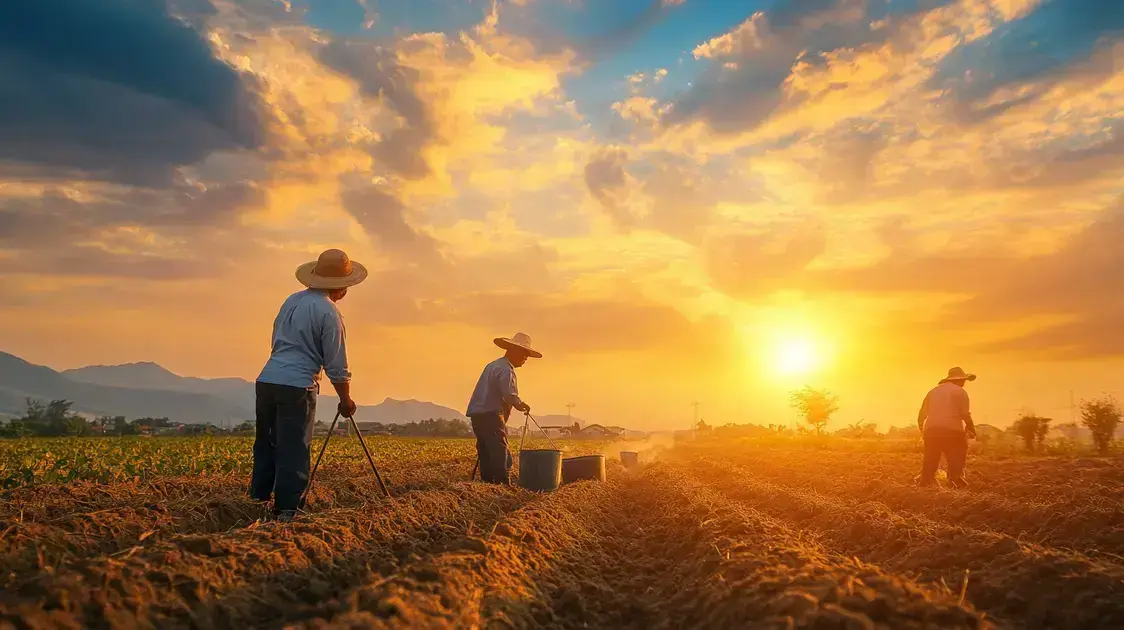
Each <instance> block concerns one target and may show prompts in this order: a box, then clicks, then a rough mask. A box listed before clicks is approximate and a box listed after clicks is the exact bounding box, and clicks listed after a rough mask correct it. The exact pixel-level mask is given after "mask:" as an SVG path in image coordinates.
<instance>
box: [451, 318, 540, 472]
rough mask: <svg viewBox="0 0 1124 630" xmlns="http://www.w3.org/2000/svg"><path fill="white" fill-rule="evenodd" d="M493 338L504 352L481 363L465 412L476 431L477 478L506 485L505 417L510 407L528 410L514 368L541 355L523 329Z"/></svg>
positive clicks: (508, 463)
mask: <svg viewBox="0 0 1124 630" xmlns="http://www.w3.org/2000/svg"><path fill="white" fill-rule="evenodd" d="M493 342H494V343H495V344H496V345H497V346H499V347H501V348H503V349H504V350H506V352H505V353H504V355H503V356H502V357H500V358H498V359H496V360H495V361H492V362H491V363H489V364H488V365H486V366H484V371H483V373H481V374H480V380H478V381H477V382H476V389H475V390H473V392H472V398H471V399H470V400H469V401H468V411H467V412H466V413H465V415H467V416H468V417H469V418H470V419H471V420H472V432H473V433H475V434H476V457H477V461H479V463H480V479H482V480H483V481H486V482H488V483H500V484H505V485H506V484H508V483H509V480H508V475H509V474H510V472H511V451H509V450H508V448H507V419H508V417H509V416H510V415H511V410H512V408H515V409H518V410H519V411H522V412H523V413H531V406H530V405H528V404H527V403H525V402H523V400H522V399H521V398H519V383H518V381H517V380H516V378H515V368H518V367H522V365H523V364H524V363H526V362H527V359H528V358H529V357H534V358H536V359H541V358H542V354H541V353H539V352H538V351H537V350H535V349H534V348H532V347H531V338H530V337H528V336H527V335H525V334H523V333H517V334H516V335H515V336H513V337H497V338H495V339H494V340H493Z"/></svg>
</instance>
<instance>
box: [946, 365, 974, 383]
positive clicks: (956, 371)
mask: <svg viewBox="0 0 1124 630" xmlns="http://www.w3.org/2000/svg"><path fill="white" fill-rule="evenodd" d="M974 380H976V375H975V374H968V373H966V372H965V371H964V368H959V367H954V368H951V369H949V371H948V376H946V377H944V378H943V379H941V382H942V383H951V382H953V381H974Z"/></svg>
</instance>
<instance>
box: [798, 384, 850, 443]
mask: <svg viewBox="0 0 1124 630" xmlns="http://www.w3.org/2000/svg"><path fill="white" fill-rule="evenodd" d="M789 405H791V406H792V408H793V409H795V410H796V411H797V412H798V413H799V414H800V415H801V416H802V417H803V419H804V422H805V423H807V425H808V427H809V428H811V429H812V430H813V431H815V433H816V434H817V435H823V432H824V429H826V428H827V423H828V421H829V420H831V416H832V415H833V414H834V413H835V412H836V411H839V399H838V398H837V397H836V396H834V395H833V394H831V393H830V392H828V391H827V390H825V389H814V388H812V387H809V386H807V385H805V386H804V388H803V389H800V390H798V391H795V392H792V394H791V395H790V396H789Z"/></svg>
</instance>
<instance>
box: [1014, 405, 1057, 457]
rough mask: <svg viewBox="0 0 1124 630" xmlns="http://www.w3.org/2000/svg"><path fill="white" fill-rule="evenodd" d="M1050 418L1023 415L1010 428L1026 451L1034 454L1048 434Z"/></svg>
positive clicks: (1030, 414)
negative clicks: (1021, 441)
mask: <svg viewBox="0 0 1124 630" xmlns="http://www.w3.org/2000/svg"><path fill="white" fill-rule="evenodd" d="M1050 420H1051V419H1050V418H1041V417H1039V416H1036V415H1034V414H1033V413H1028V414H1024V415H1023V416H1022V417H1021V418H1019V419H1018V420H1016V421H1015V426H1014V427H1012V428H1013V429H1014V430H1015V433H1017V434H1018V436H1019V437H1020V438H1022V440H1023V444H1025V445H1026V450H1028V451H1030V452H1032V453H1033V452H1034V451H1036V450H1038V449H1039V448H1041V446H1042V442H1043V441H1044V440H1045V439H1046V434H1047V433H1049V432H1050Z"/></svg>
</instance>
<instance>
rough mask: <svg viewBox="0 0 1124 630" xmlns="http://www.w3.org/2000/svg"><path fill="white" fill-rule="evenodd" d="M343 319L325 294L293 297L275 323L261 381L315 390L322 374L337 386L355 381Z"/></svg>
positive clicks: (304, 293) (313, 292)
mask: <svg viewBox="0 0 1124 630" xmlns="http://www.w3.org/2000/svg"><path fill="white" fill-rule="evenodd" d="M345 336H346V334H345V331H344V325H343V315H341V314H340V311H339V309H338V308H337V307H336V303H335V302H333V301H332V300H331V298H329V297H328V294H327V293H326V292H324V291H317V290H316V289H305V290H304V291H298V292H296V293H294V294H292V295H290V296H289V297H288V298H287V299H286V300H285V303H284V304H282V305H281V310H280V311H279V312H278V313H277V318H276V319H274V320H273V345H272V350H271V351H270V355H269V361H266V363H265V367H264V368H262V371H261V374H259V375H258V380H259V381H261V382H263V383H275V384H277V385H290V386H292V387H304V388H311V387H313V386H316V385H318V384H319V382H320V371H321V370H323V371H324V372H325V373H326V374H327V375H328V380H330V381H331V382H333V383H345V382H348V381H350V380H351V372H350V371H349V370H348V368H347V346H346V344H345V342H344V337H345Z"/></svg>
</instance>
